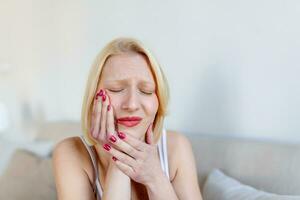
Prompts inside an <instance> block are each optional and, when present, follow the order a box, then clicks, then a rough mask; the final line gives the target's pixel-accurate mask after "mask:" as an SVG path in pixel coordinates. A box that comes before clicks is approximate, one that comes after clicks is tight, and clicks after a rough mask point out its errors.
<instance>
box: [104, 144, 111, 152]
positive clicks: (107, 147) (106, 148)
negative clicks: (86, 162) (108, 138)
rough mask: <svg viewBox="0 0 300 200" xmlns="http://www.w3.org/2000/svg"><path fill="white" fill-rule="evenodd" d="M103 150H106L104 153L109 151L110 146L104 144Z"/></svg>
mask: <svg viewBox="0 0 300 200" xmlns="http://www.w3.org/2000/svg"><path fill="white" fill-rule="evenodd" d="M103 148H104V149H105V150H106V151H109V150H110V149H111V146H110V145H109V144H104V145H103Z"/></svg>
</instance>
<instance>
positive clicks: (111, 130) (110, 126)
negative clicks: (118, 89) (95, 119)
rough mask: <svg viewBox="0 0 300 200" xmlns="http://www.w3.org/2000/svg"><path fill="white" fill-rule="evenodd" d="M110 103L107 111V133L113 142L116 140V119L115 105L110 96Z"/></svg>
mask: <svg viewBox="0 0 300 200" xmlns="http://www.w3.org/2000/svg"><path fill="white" fill-rule="evenodd" d="M107 101H109V105H108V106H107V112H106V118H107V120H106V133H107V137H108V138H107V139H109V140H110V141H112V142H116V140H117V137H116V134H115V133H116V130H115V121H114V114H113V107H112V105H111V103H110V99H109V98H108V100H107Z"/></svg>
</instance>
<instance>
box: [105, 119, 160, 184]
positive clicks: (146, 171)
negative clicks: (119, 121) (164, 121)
mask: <svg viewBox="0 0 300 200" xmlns="http://www.w3.org/2000/svg"><path fill="white" fill-rule="evenodd" d="M109 140H110V143H111V144H112V145H109V147H110V148H107V145H108V144H104V146H103V147H104V149H105V150H106V151H107V152H108V153H110V154H111V155H112V156H113V157H112V159H113V160H114V161H115V164H116V165H117V167H118V168H119V169H120V170H121V171H123V172H124V173H125V174H126V175H127V176H129V177H130V178H131V179H132V180H134V181H135V182H138V183H141V184H144V185H146V186H147V185H150V184H153V183H155V181H157V180H159V178H161V177H162V176H164V174H163V171H162V169H161V166H160V160H159V156H158V152H157V145H156V144H153V143H154V141H153V132H152V124H151V125H150V126H149V127H148V129H147V132H146V142H147V143H145V142H143V141H141V140H138V139H136V138H135V137H133V136H131V135H129V134H125V133H122V132H119V133H118V138H116V137H114V136H113V135H112V136H111V137H110V138H109Z"/></svg>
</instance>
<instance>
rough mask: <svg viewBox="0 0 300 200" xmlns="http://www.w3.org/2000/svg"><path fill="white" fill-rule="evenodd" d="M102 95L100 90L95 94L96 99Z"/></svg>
mask: <svg viewBox="0 0 300 200" xmlns="http://www.w3.org/2000/svg"><path fill="white" fill-rule="evenodd" d="M102 95H103V90H102V89H101V90H100V91H99V92H98V93H97V94H96V99H98V97H99V96H102Z"/></svg>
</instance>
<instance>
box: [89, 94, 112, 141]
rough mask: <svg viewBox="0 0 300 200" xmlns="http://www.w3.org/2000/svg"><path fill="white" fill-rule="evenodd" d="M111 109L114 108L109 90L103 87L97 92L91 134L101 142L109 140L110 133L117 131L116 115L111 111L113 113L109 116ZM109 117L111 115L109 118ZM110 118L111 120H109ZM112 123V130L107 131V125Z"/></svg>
mask: <svg viewBox="0 0 300 200" xmlns="http://www.w3.org/2000/svg"><path fill="white" fill-rule="evenodd" d="M109 110H112V106H111V105H110V99H109V96H108V95H107V92H106V91H105V90H104V89H101V90H99V91H98V92H97V94H96V96H95V99H94V103H93V113H92V120H91V135H92V137H93V138H95V139H96V140H98V141H99V142H100V143H107V142H108V136H109V135H108V134H109V133H110V134H113V133H115V125H114V124H115V123H114V117H113V114H112V111H111V115H110V116H108V113H109ZM108 117H110V118H109V119H108ZM108 120H110V122H108ZM108 124H110V129H111V130H110V132H109V133H108V131H107V126H108Z"/></svg>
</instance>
